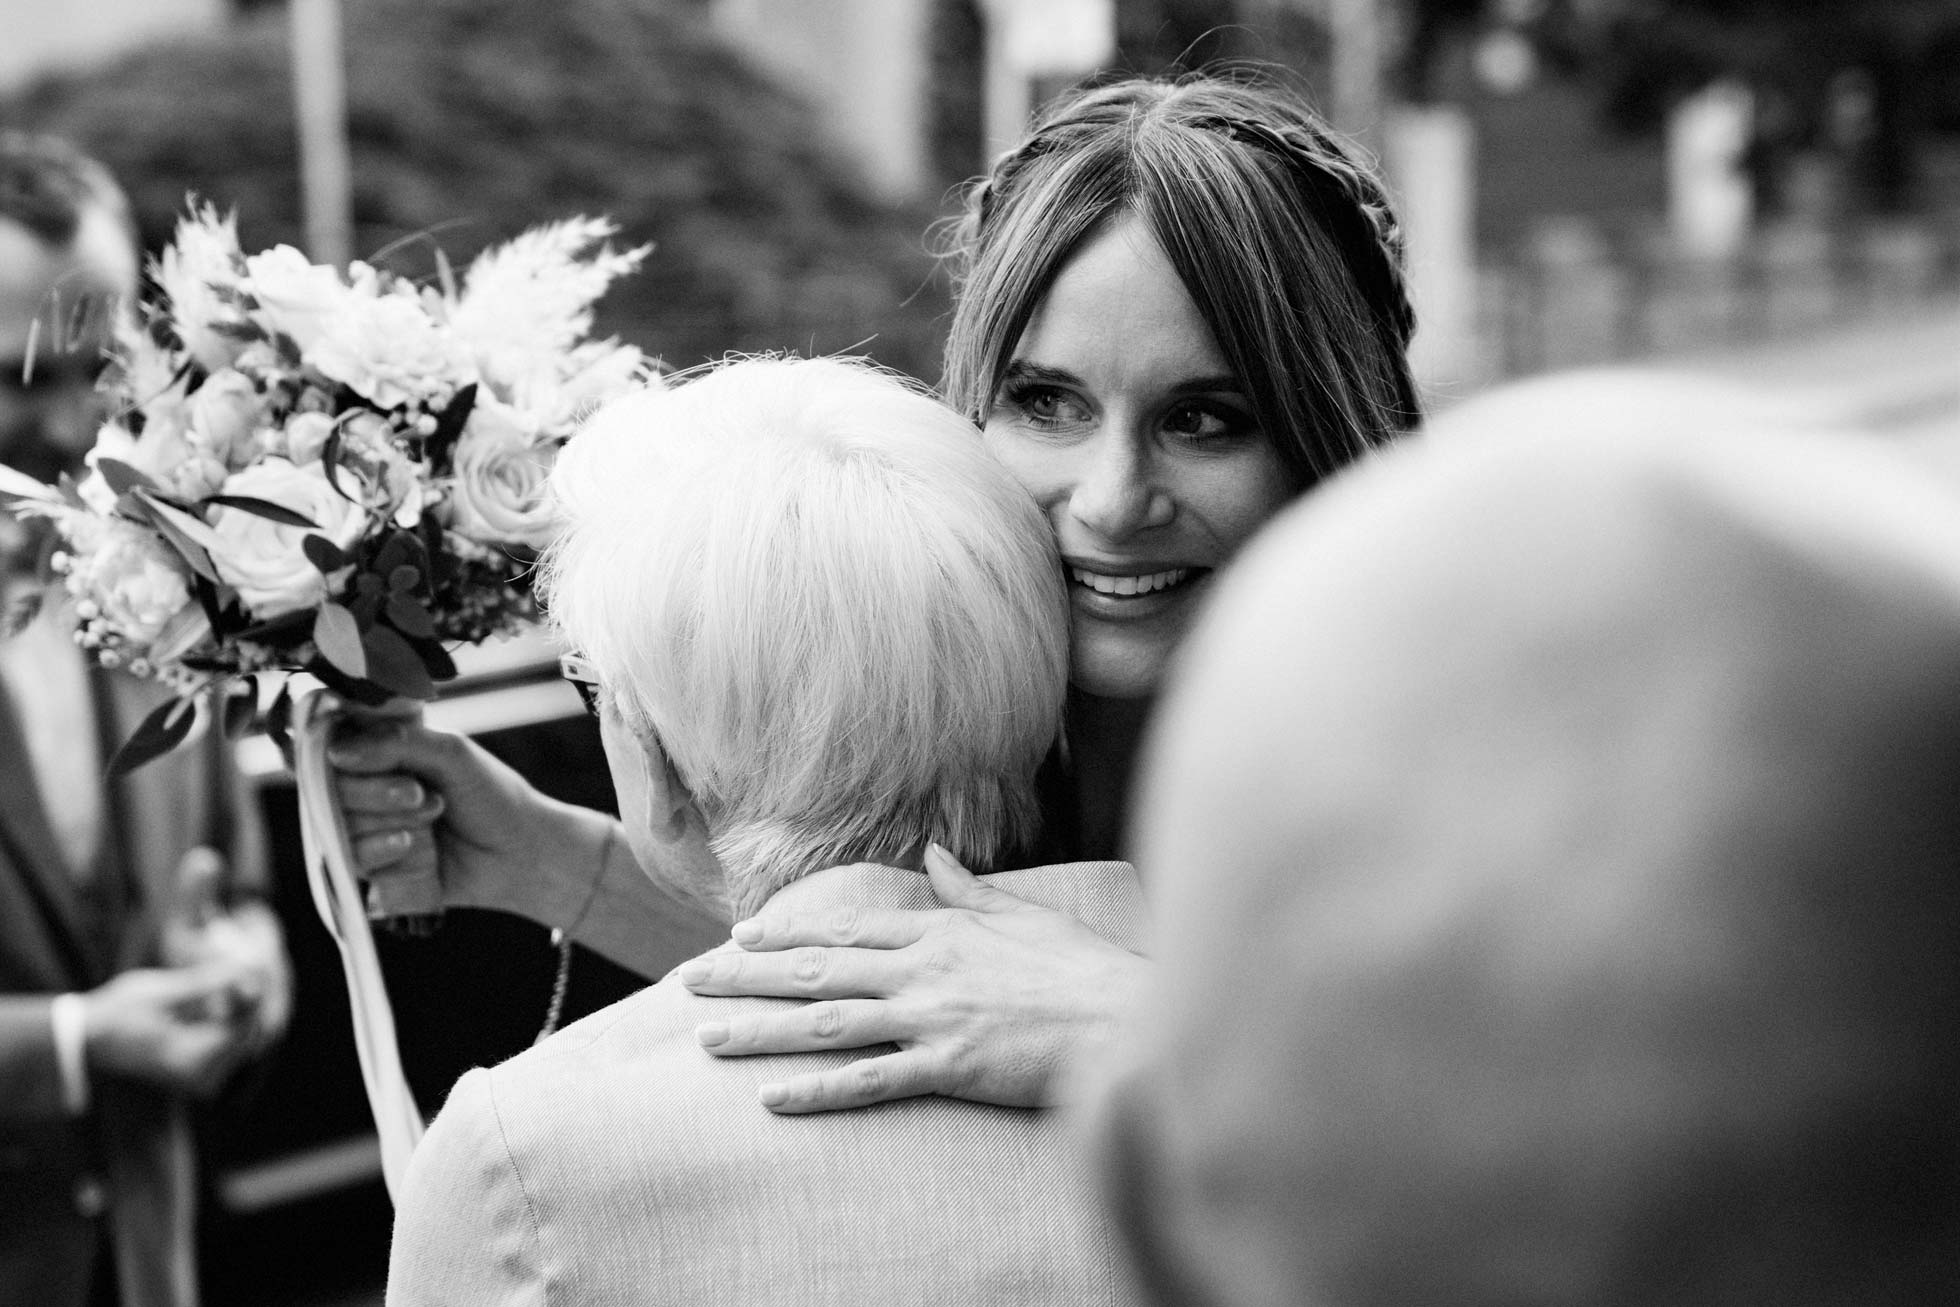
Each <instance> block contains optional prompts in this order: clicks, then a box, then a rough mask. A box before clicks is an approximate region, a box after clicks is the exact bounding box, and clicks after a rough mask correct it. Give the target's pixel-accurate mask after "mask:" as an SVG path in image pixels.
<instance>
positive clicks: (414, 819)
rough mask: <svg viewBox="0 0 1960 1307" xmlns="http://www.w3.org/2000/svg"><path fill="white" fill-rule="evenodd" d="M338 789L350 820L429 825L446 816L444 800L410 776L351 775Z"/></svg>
mask: <svg viewBox="0 0 1960 1307" xmlns="http://www.w3.org/2000/svg"><path fill="white" fill-rule="evenodd" d="M335 788H336V790H337V792H338V793H339V795H340V806H341V807H342V808H344V809H346V810H347V813H348V815H349V817H350V818H351V817H353V816H354V815H355V814H363V815H371V816H388V817H402V818H408V819H410V821H409V822H404V823H400V824H411V823H412V824H416V825H427V824H429V823H430V822H432V821H434V820H435V819H436V818H437V817H440V816H441V815H442V809H443V802H442V796H441V795H440V794H436V793H432V792H431V791H430V790H429V788H428V787H427V786H425V785H424V784H422V782H421V781H419V780H417V779H415V777H413V776H411V775H409V774H408V773H406V772H400V771H392V772H383V773H380V774H376V775H356V774H349V775H345V776H342V777H340V779H339V783H338V784H337V785H336V787H335Z"/></svg>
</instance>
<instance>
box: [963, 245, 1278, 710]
mask: <svg viewBox="0 0 1960 1307" xmlns="http://www.w3.org/2000/svg"><path fill="white" fill-rule="evenodd" d="M985 428H986V437H987V443H988V445H989V446H990V447H991V448H992V449H993V451H994V453H995V454H996V455H997V456H998V457H999V458H1000V460H1001V461H1002V462H1003V463H1005V464H1006V465H1007V466H1008V467H1009V468H1010V469H1012V470H1013V472H1014V474H1015V476H1017V477H1019V478H1020V480H1021V483H1022V484H1023V485H1025V486H1027V487H1028V489H1029V490H1030V491H1032V492H1033V493H1034V495H1035V497H1036V499H1038V500H1039V501H1040V503H1041V505H1042V508H1043V509H1044V511H1046V513H1047V514H1048V521H1049V523H1050V525H1052V526H1053V527H1054V529H1055V535H1056V538H1057V540H1058V541H1059V543H1060V545H1061V553H1062V562H1063V565H1064V566H1065V567H1066V569H1067V572H1068V580H1069V601H1070V625H1069V636H1070V647H1071V661H1070V668H1069V679H1070V682H1071V683H1072V684H1073V685H1074V686H1075V688H1076V689H1078V690H1083V691H1087V692H1088V693H1090V694H1095V695H1101V696H1105V697H1109V698H1140V697H1143V696H1147V695H1149V694H1151V693H1153V692H1154V691H1155V690H1156V688H1157V685H1158V682H1159V680H1160V679H1161V677H1162V675H1163V671H1164V667H1165V664H1166V663H1167V662H1168V660H1169V658H1170V655H1171V651H1172V650H1173V649H1174V648H1175V647H1176V646H1177V642H1178V640H1179V639H1180V638H1181V637H1182V636H1183V634H1184V630H1185V627H1186V626H1187V625H1188V624H1189V623H1190V621H1191V617H1192V613H1193V611H1194V610H1195V609H1196V607H1197V605H1198V602H1199V600H1200V599H1201V598H1202V596H1203V595H1204V593H1205V591H1206V589H1207V588H1208V586H1209V582H1210V578H1211V575H1212V572H1213V570H1214V569H1216V568H1218V567H1220V566H1222V565H1223V564H1224V563H1225V562H1227V561H1228V560H1229V559H1230V558H1231V557H1232V555H1233V554H1234V553H1236V552H1237V551H1238V548H1239V546H1240V545H1242V544H1244V543H1245V541H1246V540H1247V539H1248V538H1249V537H1250V536H1251V535H1252V534H1253V532H1255V531H1257V530H1258V529H1259V527H1260V526H1261V525H1263V524H1264V523H1265V522H1266V520H1267V519H1268V518H1270V517H1271V516H1272V515H1273V513H1274V512H1275V511H1276V510H1277V509H1278V508H1279V507H1280V506H1281V505H1282V504H1284V503H1285V502H1286V501H1287V500H1289V499H1291V498H1292V497H1293V493H1294V486H1293V483H1292V478H1291V477H1290V476H1289V475H1288V473H1287V472H1286V470H1285V468H1284V467H1283V466H1282V465H1281V463H1280V460H1279V455H1278V453H1277V452H1276V451H1275V450H1274V448H1273V444H1272V441H1271V440H1269V439H1268V438H1267V436H1266V433H1265V432H1263V431H1261V430H1260V429H1259V426H1258V424H1257V422H1256V421H1255V420H1254V418H1253V415H1252V407H1251V404H1250V402H1249V400H1248V398H1247V396H1246V394H1245V392H1244V391H1243V389H1242V388H1241V384H1240V382H1239V380H1238V378H1236V377H1235V376H1233V374H1232V371H1231V369H1230V368H1229V367H1227V366H1226V363H1225V359H1224V357H1223V355H1221V354H1220V352H1219V349H1218V343H1217V341H1215V340H1213V339H1212V334H1211V329H1210V328H1209V327H1208V326H1207V325H1206V324H1205V320H1204V318H1203V317H1202V316H1200V314H1199V312H1198V307H1197V305H1196V304H1194V303H1193V302H1192V300H1191V296H1190V294H1189V293H1188V292H1187V291H1186V290H1185V289H1184V284H1183V282H1181V281H1180V280H1179V279H1178V276H1177V273H1176V271H1175V270H1174V269H1173V268H1172V267H1171V263H1170V259H1169V258H1168V257H1167V256H1166V255H1165V254H1164V251H1163V249H1162V247H1160V246H1159V245H1158V244H1157V241H1156V239H1155V238H1154V237H1153V236H1152V235H1151V234H1150V232H1149V229H1148V228H1147V227H1145V226H1144V224H1143V222H1142V221H1141V220H1140V219H1138V218H1136V217H1134V216H1125V217H1122V218H1120V219H1118V220H1116V221H1114V222H1112V223H1110V224H1109V225H1108V226H1107V227H1105V228H1104V229H1103V230H1102V231H1101V232H1100V233H1098V234H1096V235H1094V236H1092V237H1090V238H1089V239H1088V240H1086V241H1084V242H1083V244H1082V246H1081V248H1080V249H1078V250H1077V251H1076V252H1075V253H1074V254H1073V255H1072V256H1071V257H1070V258H1069V260H1068V261H1067V262H1066V263H1065V264H1063V266H1062V270H1061V273H1060V274H1059V275H1058V276H1057V277H1056V279H1055V282H1054V285H1053V286H1052V287H1051V288H1050V289H1049V292H1048V296H1047V298H1046V299H1044V300H1043V301H1042V302H1041V304H1040V305H1039V306H1038V307H1037V308H1036V310H1035V313H1034V316H1033V318H1032V319H1031V320H1030V321H1029V323H1028V327H1027V330H1026V331H1025V332H1024V333H1023V334H1022V336H1021V340H1020V342H1019V344H1018V345H1017V346H1016V347H1015V350H1014V354H1013V358H1012V361H1011V362H1010V364H1009V366H1008V369H1007V373H1006V376H1005V378H1004V379H1003V380H1002V382H1001V386H1000V390H999V393H997V394H996V395H995V396H994V398H993V403H992V405H991V408H990V411H989V412H988V414H987V419H986V423H985Z"/></svg>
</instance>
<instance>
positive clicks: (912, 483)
mask: <svg viewBox="0 0 1960 1307" xmlns="http://www.w3.org/2000/svg"><path fill="white" fill-rule="evenodd" d="M551 488H552V493H553V495H554V496H555V498H556V500H557V502H558V504H559V507H560V511H561V512H562V514H563V522H564V525H563V534H562V535H561V537H560V538H559V540H558V541H557V543H556V544H555V545H554V546H553V547H552V549H551V551H550V552H549V555H548V557H547V566H546V571H545V588H544V594H545V600H546V606H547V610H548V612H549V613H550V615H551V618H552V620H553V622H554V623H555V624H556V625H557V627H558V628H559V629H560V631H561V632H562V634H563V636H564V638H565V639H566V641H567V643H568V644H570V645H572V646H574V647H576V648H577V649H579V650H580V651H582V652H583V653H584V655H585V656H586V658H587V659H588V660H589V661H590V662H591V664H592V665H593V667H594V669H595V671H596V672H597V675H598V679H599V681H600V683H601V685H602V686H603V687H604V690H603V692H602V698H603V699H604V700H605V701H606V707H605V709H604V713H603V721H604V724H605V726H604V729H605V731H606V735H607V741H608V751H609V756H611V758H612V761H613V771H614V776H615V780H616V781H618V782H620V785H621V791H622V805H623V811H624V815H625V816H626V817H627V821H628V828H629V832H630V833H632V834H634V835H635V836H636V837H638V838H643V839H644V838H648V837H649V831H651V832H653V833H654V834H657V833H658V831H659V830H660V829H661V827H662V823H663V822H665V821H666V820H667V817H668V814H667V813H664V812H661V811H655V812H653V813H651V814H647V813H640V814H637V816H636V814H635V813H634V812H633V811H632V808H633V806H634V805H635V804H636V803H644V802H645V801H646V800H645V797H644V796H645V792H647V791H648V790H649V787H651V791H652V792H653V793H655V794H656V795H658V794H660V793H663V792H664V791H663V788H662V787H663V785H665V784H667V783H668V782H672V783H673V785H674V786H677V787H679V788H678V790H677V793H678V794H679V796H680V797H681V798H682V799H685V800H688V801H691V802H692V803H693V804H694V805H696V806H697V807H698V810H699V812H700V814H701V815H702V816H703V817H704V818H705V820H706V825H707V829H708V833H709V834H710V836H711V837H712V844H713V849H714V852H715V854H716V855H717V857H718V858H719V860H720V863H721V866H722V868H723V870H724V871H725V873H726V877H727V881H728V896H729V901H730V902H731V903H732V905H733V907H734V909H735V911H736V912H737V914H738V915H739V914H744V913H747V912H749V911H752V910H753V909H754V908H755V907H756V906H758V905H759V904H760V903H761V902H762V901H764V900H766V899H767V897H768V896H769V895H770V894H771V893H773V892H774V891H775V890H776V889H778V888H780V887H781V886H782V885H784V884H786V883H788V882H789V881H792V880H795V879H796V878H798V877H800V876H803V875H805V874H807V873H809V872H811V871H815V870H818V869H820V868H823V867H827V866H831V865H834V864H838V863H846V862H855V861H862V860H872V861H886V862H898V861H903V860H904V859H907V858H909V857H914V856H916V854H917V852H918V850H919V849H920V848H921V847H922V846H923V844H924V842H925V841H927V840H937V841H938V842H939V843H941V844H943V845H944V846H945V847H946V848H947V849H949V850H950V851H952V852H953V853H954V854H955V856H958V857H961V858H962V859H965V860H969V861H971V862H972V863H974V864H976V865H979V866H991V865H993V864H994V861H995V859H996V857H997V856H998V855H1000V854H1001V853H1003V852H1004V851H1005V850H1007V849H1008V848H1009V847H1011V846H1013V845H1015V844H1018V843H1020V842H1022V841H1023V840H1025V839H1027V838H1028V837H1030V836H1031V835H1032V833H1033V830H1034V826H1035V823H1036V822H1037V820H1038V814H1037V808H1036V803H1035V798H1034V793H1033V776H1034V772H1035V770H1036V768H1037V767H1038V766H1039V764H1040V761H1041V758H1042V757H1043V756H1044V754H1045V753H1046V751H1047V749H1048V748H1049V747H1050V745H1051V743H1052V742H1053V740H1054V738H1055V735H1056V732H1057V729H1058V726H1059V717H1060V710H1061V700H1062V695H1063V689H1064V685H1065V678H1066V668H1067V656H1068V655H1067V627H1066V613H1065V610H1064V606H1063V598H1062V593H1061V582H1060V576H1059V568H1058V565H1057V562H1056V558H1055V552H1054V544H1053V541H1052V539H1051V537H1050V535H1049V532H1048V530H1047V528H1046V526H1045V525H1044V524H1043V522H1042V520H1041V515H1040V513H1039V511H1038V510H1037V509H1036V507H1035V505H1034V503H1033V502H1032V501H1031V500H1030V499H1029V497H1028V495H1027V492H1026V491H1025V490H1023V489H1022V488H1021V487H1020V485H1019V484H1018V483H1016V482H1015V481H1014V479H1013V478H1012V477H1011V476H1009V475H1008V473H1007V472H1006V470H1005V469H1004V468H1002V467H1001V466H1000V465H999V463H998V462H996V461H995V460H994V459H993V458H992V456H990V455H989V454H988V453H987V451H986V448H985V446H984V445H982V443H981V441H980V439H979V435H978V433H977V432H976V431H975V430H974V428H973V426H972V425H971V424H970V423H968V422H967V421H966V420H965V419H964V418H961V417H960V416H959V415H958V414H956V413H954V412H953V411H952V410H951V409H949V408H947V407H946V406H945V405H943V404H941V403H939V402H938V401H937V400H935V399H933V398H931V397H930V396H929V395H926V394H925V393H923V392H922V391H920V390H918V389H916V388H914V387H913V386H911V385H908V384H907V383H905V382H903V381H901V380H900V379H898V378H896V377H894V376H892V375H890V374H887V373H884V372H881V371H878V370H876V369H875V368H873V367H871V366H869V365H866V364H862V363H857V362H851V361H846V360H836V359H800V360H799V359H781V358H757V359H747V360H742V361H737V362H730V363H727V364H724V365H721V366H719V367H715V368H712V369H708V370H704V371H702V372H700V373H698V374H695V375H693V376H691V377H687V378H683V379H682V380H680V381H679V382H678V383H677V384H672V385H670V386H668V387H666V388H655V389H649V390H646V391H644V392H641V393H637V394H635V395H632V396H629V397H627V398H624V399H621V400H618V401H615V402H614V403H611V404H609V405H607V406H605V407H604V408H602V409H600V410H599V411H598V412H597V413H595V414H594V416H593V417H592V418H591V419H590V420H589V421H588V422H587V423H586V424H585V425H584V426H583V427H582V428H581V430H580V432H579V434H578V435H577V436H576V437H575V438H574V439H573V440H572V441H571V443H570V444H569V445H568V446H567V447H566V449H565V450H564V452H563V454H562V455H561V457H560V458H559V460H558V462H557V465H556V467H555V468H554V470H553V473H552V479H551ZM665 762H671V765H672V775H671V776H667V777H663V776H662V775H661V774H660V773H659V768H660V767H661V766H663V765H664V763H665ZM636 796H638V797H636ZM640 851H641V853H642V858H641V860H642V862H643V863H644V864H645V865H647V866H648V867H649V868H650V869H651V868H655V867H657V866H658V865H659V864H660V862H661V861H662V859H661V858H660V857H659V856H657V853H656V854H653V855H649V853H648V851H647V850H645V849H641V850H640Z"/></svg>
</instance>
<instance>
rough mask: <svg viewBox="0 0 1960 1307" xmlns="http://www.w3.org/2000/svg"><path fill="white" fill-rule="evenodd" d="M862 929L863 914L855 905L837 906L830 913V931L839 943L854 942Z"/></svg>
mask: <svg viewBox="0 0 1960 1307" xmlns="http://www.w3.org/2000/svg"><path fill="white" fill-rule="evenodd" d="M863 929H864V915H863V914H862V913H861V912H860V911H859V910H858V909H857V907H856V906H855V905H853V906H847V907H842V908H838V909H837V910H836V911H835V912H833V913H831V914H830V933H831V934H833V935H835V936H836V937H837V942H838V943H839V944H855V943H857V942H858V936H859V933H860V932H861V931H862V930H863Z"/></svg>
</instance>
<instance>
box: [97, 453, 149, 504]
mask: <svg viewBox="0 0 1960 1307" xmlns="http://www.w3.org/2000/svg"><path fill="white" fill-rule="evenodd" d="M95 470H96V471H97V472H100V473H101V474H102V479H103V481H105V482H106V483H108V486H109V489H110V490H112V491H114V492H115V493H116V494H118V495H126V494H128V493H130V492H131V491H132V490H156V491H161V490H162V489H163V487H162V486H159V485H158V484H157V483H156V482H154V481H152V480H151V479H150V478H149V477H148V476H146V475H145V474H143V473H142V472H139V471H137V470H136V469H135V468H133V467H131V466H130V465H129V464H127V463H125V462H123V461H122V460H121V459H116V458H98V459H96V460H95Z"/></svg>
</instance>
